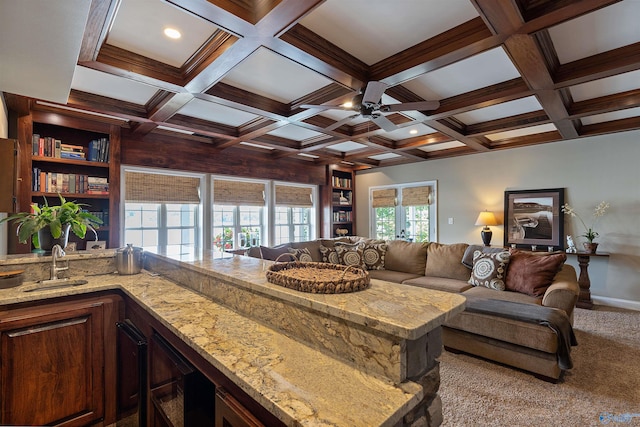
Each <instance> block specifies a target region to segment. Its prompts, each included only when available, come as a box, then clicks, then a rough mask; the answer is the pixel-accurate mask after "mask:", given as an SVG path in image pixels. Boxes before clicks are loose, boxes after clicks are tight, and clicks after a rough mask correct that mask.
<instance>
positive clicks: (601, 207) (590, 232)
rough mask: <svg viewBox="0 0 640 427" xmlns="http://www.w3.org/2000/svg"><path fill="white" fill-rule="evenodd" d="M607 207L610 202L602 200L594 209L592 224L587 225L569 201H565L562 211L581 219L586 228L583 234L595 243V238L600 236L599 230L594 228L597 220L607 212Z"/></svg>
mask: <svg viewBox="0 0 640 427" xmlns="http://www.w3.org/2000/svg"><path fill="white" fill-rule="evenodd" d="M607 209H609V203H607V202H605V201H602V202H600V203H599V204H598V206H596V208H595V209H594V211H593V218H594V219H593V222H592V224H591V226H590V227H587V224H585V222H584V221H583V219H582V217H581V216H580V215H578V213H577V212H576V210H575V209H574V208H572V207H571V206H570V205H569V203H565V204H564V205H562V212H564V213H565V214H567V215H569V216H571V217H577V218H578V219H579V220H580V222H581V223H582V226H583V227H584V229H585V233H584V234H581V236H582V237H584V238H586V239H587V241H588V242H589V243H593V239H595V238H596V237H598V236H599V234H598V232H597V231H595V230H594V227H595V225H596V222H597V221H598V218H600V217H602V216H604V214H605V213H607Z"/></svg>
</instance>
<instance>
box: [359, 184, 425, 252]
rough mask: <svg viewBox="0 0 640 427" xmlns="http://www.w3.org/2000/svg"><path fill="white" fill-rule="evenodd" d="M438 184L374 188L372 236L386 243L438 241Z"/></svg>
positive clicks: (372, 198)
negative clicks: (435, 219)
mask: <svg viewBox="0 0 640 427" xmlns="http://www.w3.org/2000/svg"><path fill="white" fill-rule="evenodd" d="M435 184H436V183H435V182H421V183H409V184H400V185H394V186H388V187H384V188H371V190H370V192H371V213H372V214H371V218H372V219H373V221H372V223H371V235H372V236H374V237H375V238H377V239H385V240H393V239H404V240H409V241H420V242H423V241H432V240H433V239H435V235H436V230H435V226H436V222H435V221H434V220H433V218H434V216H435V212H436V207H435V204H434V203H433V194H434V190H435Z"/></svg>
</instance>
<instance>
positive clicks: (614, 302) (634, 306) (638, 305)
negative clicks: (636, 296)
mask: <svg viewBox="0 0 640 427" xmlns="http://www.w3.org/2000/svg"><path fill="white" fill-rule="evenodd" d="M591 299H592V300H593V303H594V304H600V305H607V306H609V307H618V308H627V309H629V310H637V311H640V301H631V300H628V299H619V298H609V297H597V296H592V297H591Z"/></svg>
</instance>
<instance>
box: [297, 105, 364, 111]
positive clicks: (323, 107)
mask: <svg viewBox="0 0 640 427" xmlns="http://www.w3.org/2000/svg"><path fill="white" fill-rule="evenodd" d="M300 108H316V109H319V110H351V108H345V107H343V106H342V105H314V104H302V105H301V106H300Z"/></svg>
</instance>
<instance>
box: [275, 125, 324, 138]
mask: <svg viewBox="0 0 640 427" xmlns="http://www.w3.org/2000/svg"><path fill="white" fill-rule="evenodd" d="M267 135H273V136H278V137H280V138H286V139H291V140H294V141H304V140H305V139H309V138H315V137H317V136H321V135H324V134H322V133H320V132H316V131H314V130H310V129H305V128H303V127H300V126H296V125H291V124H289V125H285V126H281V127H279V128H278V129H274V130H272V131H271V132H268V133H267Z"/></svg>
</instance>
